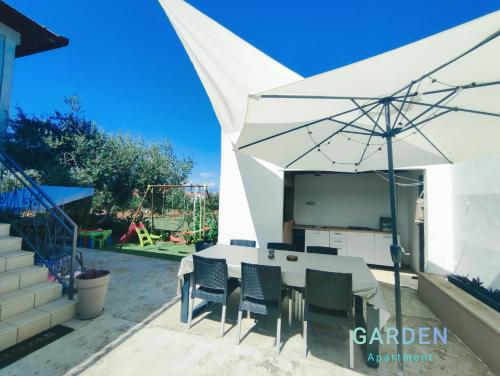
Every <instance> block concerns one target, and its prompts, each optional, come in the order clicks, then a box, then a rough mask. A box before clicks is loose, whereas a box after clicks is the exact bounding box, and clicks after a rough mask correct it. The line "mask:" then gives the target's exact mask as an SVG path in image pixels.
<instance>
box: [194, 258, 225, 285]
mask: <svg viewBox="0 0 500 376" xmlns="http://www.w3.org/2000/svg"><path fill="white" fill-rule="evenodd" d="M193 263H194V283H195V286H196V285H201V286H203V287H208V288H211V289H217V290H227V263H226V260H225V259H215V258H208V257H201V256H196V255H193Z"/></svg>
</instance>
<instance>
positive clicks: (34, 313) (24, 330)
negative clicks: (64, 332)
mask: <svg viewBox="0 0 500 376" xmlns="http://www.w3.org/2000/svg"><path fill="white" fill-rule="evenodd" d="M50 316H51V314H50V313H49V312H47V311H42V310H39V309H36V308H35V309H32V310H30V311H27V312H24V313H21V314H19V315H16V316H15V317H11V318H9V319H7V320H5V323H7V324H9V325H12V326H14V327H16V328H17V343H19V342H22V341H24V340H26V339H28V338H30V337H33V336H34V335H37V334H38V333H41V332H43V331H45V330H47V329H50Z"/></svg>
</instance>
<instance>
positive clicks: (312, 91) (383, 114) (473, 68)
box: [235, 11, 500, 369]
mask: <svg viewBox="0 0 500 376" xmlns="http://www.w3.org/2000/svg"><path fill="white" fill-rule="evenodd" d="M235 148H237V149H239V150H240V151H241V152H242V153H245V154H249V155H252V156H254V157H257V158H259V159H263V160H266V161H269V162H271V163H274V164H276V165H278V166H281V167H283V168H284V169H287V170H315V171H342V172H351V173H356V172H361V171H372V170H388V174H389V188H390V203H391V214H392V243H393V245H392V246H391V249H390V252H391V256H392V259H393V261H394V275H395V294H396V325H397V328H398V331H399V345H398V354H401V355H402V344H401V342H402V341H401V332H402V331H401V329H402V321H401V297H400V281H399V266H400V260H401V247H400V245H399V243H398V237H397V234H398V229H397V218H396V191H395V179H394V169H395V168H408V167H412V166H423V165H431V164H442V163H454V162H461V161H466V160H472V159H475V158H480V157H487V156H493V155H499V154H500V11H497V12H495V13H491V14H489V15H487V16H484V17H482V18H479V19H477V20H474V21H472V22H469V23H466V24H463V25H460V26H458V27H456V28H453V29H450V30H447V31H445V32H442V33H439V34H436V35H434V36H431V37H429V38H425V39H422V40H420V41H418V42H415V43H412V44H409V45H406V46H404V47H401V48H398V49H396V50H392V51H390V52H387V53H384V54H381V55H378V56H375V57H373V58H370V59H367V60H364V61H361V62H358V63H355V64H352V65H349V66H346V67H343V68H339V69H336V70H333V71H329V72H326V73H323V74H320V75H317V76H313V77H311V78H307V79H304V80H300V81H298V82H295V83H292V84H289V85H286V86H282V87H279V88H277V89H273V90H268V91H266V92H263V93H258V94H255V95H251V96H250V97H249V99H248V108H247V116H246V121H245V125H244V128H243V130H242V132H241V134H240V137H239V139H238V141H237V143H236V145H235ZM388 252H389V250H388ZM399 366H400V368H401V369H402V362H399Z"/></svg>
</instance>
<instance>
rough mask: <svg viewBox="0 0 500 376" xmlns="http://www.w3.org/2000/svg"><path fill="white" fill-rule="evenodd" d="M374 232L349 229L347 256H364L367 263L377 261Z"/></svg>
mask: <svg viewBox="0 0 500 376" xmlns="http://www.w3.org/2000/svg"><path fill="white" fill-rule="evenodd" d="M374 251H375V244H374V234H373V232H360V231H348V232H347V256H351V257H362V258H363V260H365V262H366V263H367V264H373V263H374V262H375V255H374Z"/></svg>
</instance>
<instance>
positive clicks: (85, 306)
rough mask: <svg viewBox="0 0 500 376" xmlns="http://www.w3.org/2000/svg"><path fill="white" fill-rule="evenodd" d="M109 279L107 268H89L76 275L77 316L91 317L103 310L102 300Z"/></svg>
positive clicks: (106, 290)
mask: <svg viewBox="0 0 500 376" xmlns="http://www.w3.org/2000/svg"><path fill="white" fill-rule="evenodd" d="M110 279H111V274H110V272H109V270H90V271H87V272H84V273H82V274H80V275H78V276H77V277H76V288H77V291H78V303H77V305H76V310H77V312H78V317H80V318H81V319H92V318H94V317H97V316H99V315H101V314H102V313H103V312H104V301H105V300H106V294H107V292H108V284H109V281H110Z"/></svg>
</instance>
